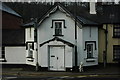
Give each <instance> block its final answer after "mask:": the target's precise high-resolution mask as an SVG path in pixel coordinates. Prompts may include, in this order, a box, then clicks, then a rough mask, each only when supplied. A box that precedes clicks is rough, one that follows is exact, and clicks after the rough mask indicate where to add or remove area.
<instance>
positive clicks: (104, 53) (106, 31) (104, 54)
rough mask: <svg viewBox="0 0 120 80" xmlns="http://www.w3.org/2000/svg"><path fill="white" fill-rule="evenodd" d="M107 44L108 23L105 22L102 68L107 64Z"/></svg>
mask: <svg viewBox="0 0 120 80" xmlns="http://www.w3.org/2000/svg"><path fill="white" fill-rule="evenodd" d="M107 45H108V25H107V24H106V30H105V51H104V52H103V63H104V68H105V67H106V64H107Z"/></svg>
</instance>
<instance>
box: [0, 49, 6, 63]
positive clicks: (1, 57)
mask: <svg viewBox="0 0 120 80" xmlns="http://www.w3.org/2000/svg"><path fill="white" fill-rule="evenodd" d="M3 56H4V57H3ZM0 62H6V57H5V47H1V54H0Z"/></svg>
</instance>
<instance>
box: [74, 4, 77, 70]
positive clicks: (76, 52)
mask: <svg viewBox="0 0 120 80" xmlns="http://www.w3.org/2000/svg"><path fill="white" fill-rule="evenodd" d="M76 6H77V3H76V2H75V6H74V7H75V8H74V10H75V11H74V15H75V68H74V71H75V72H78V66H77V14H76Z"/></svg>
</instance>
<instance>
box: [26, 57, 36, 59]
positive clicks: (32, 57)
mask: <svg viewBox="0 0 120 80" xmlns="http://www.w3.org/2000/svg"><path fill="white" fill-rule="evenodd" d="M26 58H29V59H34V58H33V57H26Z"/></svg>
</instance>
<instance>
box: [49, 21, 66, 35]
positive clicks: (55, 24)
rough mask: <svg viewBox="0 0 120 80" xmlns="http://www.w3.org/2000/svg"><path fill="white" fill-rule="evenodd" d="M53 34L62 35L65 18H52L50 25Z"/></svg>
mask: <svg viewBox="0 0 120 80" xmlns="http://www.w3.org/2000/svg"><path fill="white" fill-rule="evenodd" d="M51 28H53V35H54V36H63V29H64V28H66V27H65V20H52V27H51Z"/></svg>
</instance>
